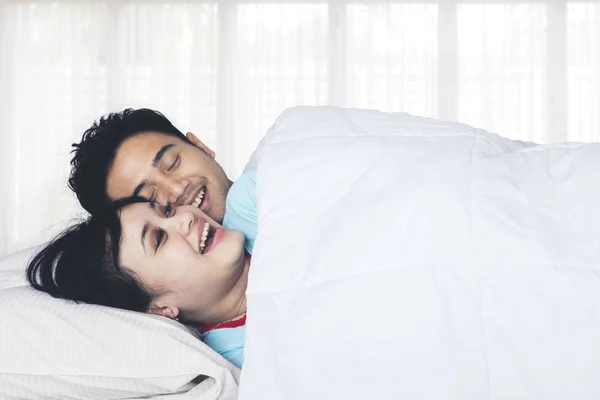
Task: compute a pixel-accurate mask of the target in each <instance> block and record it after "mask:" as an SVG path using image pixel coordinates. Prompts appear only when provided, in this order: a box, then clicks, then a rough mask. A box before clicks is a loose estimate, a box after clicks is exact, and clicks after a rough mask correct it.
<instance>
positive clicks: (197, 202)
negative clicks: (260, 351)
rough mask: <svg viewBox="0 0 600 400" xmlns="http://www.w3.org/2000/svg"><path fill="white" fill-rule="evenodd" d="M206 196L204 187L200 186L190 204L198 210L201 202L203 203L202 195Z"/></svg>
mask: <svg viewBox="0 0 600 400" xmlns="http://www.w3.org/2000/svg"><path fill="white" fill-rule="evenodd" d="M205 194H206V186H202V188H201V189H200V191H199V192H198V194H197V195H196V198H195V199H194V201H193V202H192V205H193V206H194V207H196V208H200V207H201V206H202V202H203V201H204V195H205Z"/></svg>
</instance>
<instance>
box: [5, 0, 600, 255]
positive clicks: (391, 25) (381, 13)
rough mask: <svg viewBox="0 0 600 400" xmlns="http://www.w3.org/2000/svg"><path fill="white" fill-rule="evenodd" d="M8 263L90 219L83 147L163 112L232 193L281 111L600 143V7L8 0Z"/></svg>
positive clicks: (562, 1)
mask: <svg viewBox="0 0 600 400" xmlns="http://www.w3.org/2000/svg"><path fill="white" fill-rule="evenodd" d="M0 7H1V8H0V10H1V14H0V139H1V140H0V188H1V190H2V196H0V206H2V208H1V209H0V255H3V254H7V253H9V252H12V251H15V250H18V249H20V248H23V247H26V246H28V245H31V244H34V243H38V242H40V241H42V240H46V239H47V238H48V237H50V236H51V235H53V234H54V233H56V232H57V231H58V230H60V229H61V228H63V227H65V226H66V225H67V224H68V223H69V222H71V221H72V218H74V217H76V216H77V215H80V213H81V211H80V209H79V208H78V206H77V202H76V200H75V199H74V197H73V196H72V195H71V194H70V192H69V190H68V189H67V188H66V185H65V180H66V177H67V176H68V171H69V164H68V162H69V159H70V155H69V151H70V145H71V143H73V142H77V141H78V140H79V138H80V137H81V134H82V133H83V131H84V130H85V129H86V128H87V127H88V126H89V125H90V124H91V123H92V121H93V120H94V119H96V118H97V117H99V116H100V115H102V114H104V113H106V112H109V111H115V110H119V109H122V108H125V107H151V108H155V109H158V110H160V111H162V112H163V113H165V114H166V115H167V116H168V117H169V118H171V119H172V120H173V121H174V122H175V124H176V125H177V126H178V127H180V129H182V130H184V131H188V130H189V131H193V132H195V133H197V134H198V135H199V136H200V137H201V138H202V139H203V140H204V141H205V142H206V143H208V144H209V145H210V146H211V147H213V149H215V151H216V152H217V159H218V161H219V162H221V164H222V165H223V166H224V168H225V170H226V171H227V173H228V174H229V175H230V177H231V178H232V179H235V178H236V177H237V175H238V174H239V173H240V172H241V169H242V168H243V166H244V164H245V162H246V160H247V158H248V156H249V155H250V153H251V151H252V150H253V148H254V146H255V145H256V143H257V141H258V140H259V139H260V137H261V136H262V135H263V134H264V132H265V131H266V129H268V127H269V126H270V124H271V123H272V122H273V120H274V119H275V117H276V116H277V115H278V114H279V113H280V112H281V111H282V110H283V109H284V108H286V107H289V106H293V105H300V104H305V105H325V104H333V105H340V106H348V107H361V108H376V109H380V110H384V111H406V112H410V113H413V114H418V115H424V116H432V117H439V118H444V119H451V120H459V121H461V122H466V123H469V124H472V125H476V126H477V127H482V128H485V129H488V130H491V131H495V132H498V133H500V134H502V135H504V136H508V137H513V138H519V139H523V140H532V141H537V142H553V141H565V140H575V141H597V140H600V60H599V57H600V3H598V2H585V1H583V2H581V1H578V2H569V1H566V0H547V1H543V2H531V3H528V2H527V1H526V0H519V1H516V0H515V1H512V2H511V1H506V2H494V3H492V2H489V1H486V0H469V1H466V0H465V1H459V0H435V1H424V0H423V1H420V0H406V1H404V2H403V1H394V0H391V1H390V0H386V1H383V0H382V1H374V0H373V1H370V0H363V1H357V0H353V1H350V0H329V1H327V0H312V1H306V0H296V1H287V0H255V1H252V0H238V1H228V0H220V1H208V0H205V1H201V0H198V1H195V0H187V1H186V0H172V1H159V0H145V1H142V0H139V1H116V0H104V1H101V0H78V1H73V0H70V1H69V0H64V1H63V0H54V1H46V0H38V1H28V0H19V1H16V0H12V1H11V0H0Z"/></svg>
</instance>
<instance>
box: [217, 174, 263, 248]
mask: <svg viewBox="0 0 600 400" xmlns="http://www.w3.org/2000/svg"><path fill="white" fill-rule="evenodd" d="M223 226H224V227H225V228H227V229H234V230H236V231H240V232H242V233H243V234H244V236H245V237H246V242H245V243H244V247H245V248H246V250H247V251H248V253H250V254H252V249H253V248H254V239H255V238H256V233H257V232H256V231H257V217H256V167H252V168H250V169H248V170H247V171H246V172H244V173H243V174H242V176H241V177H240V178H239V179H238V180H237V181H235V182H234V183H233V185H231V188H230V189H229V193H228V194H227V200H226V201H225V217H224V218H223Z"/></svg>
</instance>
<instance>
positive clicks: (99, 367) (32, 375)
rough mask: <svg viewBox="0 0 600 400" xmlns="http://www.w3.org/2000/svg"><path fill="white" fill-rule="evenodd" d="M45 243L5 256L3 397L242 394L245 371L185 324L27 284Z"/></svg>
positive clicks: (0, 294)
mask: <svg viewBox="0 0 600 400" xmlns="http://www.w3.org/2000/svg"><path fill="white" fill-rule="evenodd" d="M38 249H39V247H33V248H29V249H27V250H24V251H21V252H19V253H15V254H12V255H10V256H7V257H5V258H3V259H0V307H1V308H2V311H1V312H0V398H1V399H2V400H17V399H19V400H27V399H32V400H33V399H35V400H46V399H56V400H71V399H73V400H75V399H81V400H94V399H98V400H108V399H136V398H144V399H160V398H166V397H167V396H169V397H168V399H169V400H171V399H173V400H175V399H176V400H180V399H195V400H200V399H202V400H208V399H219V400H221V399H235V398H237V386H238V381H239V369H237V368H236V367H234V366H233V365H231V364H230V363H228V362H227V361H226V360H225V359H224V358H222V357H221V356H220V355H219V354H217V353H216V352H214V351H213V350H211V349H210V348H209V347H208V346H206V345H205V344H204V343H202V342H201V341H200V340H199V339H198V338H197V337H196V336H194V335H193V334H192V333H191V331H190V330H188V329H186V328H185V327H184V326H183V325H181V324H179V323H177V322H173V321H170V320H168V319H166V318H163V317H156V316H151V315H147V314H143V313H136V312H131V311H124V310H118V309H114V308H109V307H102V306H96V305H89V304H75V303H73V302H70V301H65V300H59V299H54V298H52V297H51V296H49V295H47V294H45V293H42V292H38V291H35V290H33V289H31V288H30V287H28V286H27V281H26V280H25V273H24V271H25V267H26V265H27V262H28V260H29V259H30V258H31V257H32V255H34V254H35V252H36V251H37V250H38ZM199 376H200V377H202V376H206V378H205V379H203V380H202V379H201V378H199V379H195V378H196V377H199ZM199 380H201V382H200V383H197V381H199ZM193 381H194V382H193Z"/></svg>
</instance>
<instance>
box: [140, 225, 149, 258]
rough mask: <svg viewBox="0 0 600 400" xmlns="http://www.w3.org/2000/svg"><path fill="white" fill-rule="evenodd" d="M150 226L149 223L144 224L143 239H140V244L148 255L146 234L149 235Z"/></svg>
mask: <svg viewBox="0 0 600 400" xmlns="http://www.w3.org/2000/svg"><path fill="white" fill-rule="evenodd" d="M149 226H150V224H149V223H148V222H146V223H145V224H144V227H143V228H142V237H141V238H140V239H141V240H140V243H141V244H142V247H143V248H144V252H145V253H147V251H146V241H145V239H146V233H148V228H149Z"/></svg>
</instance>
